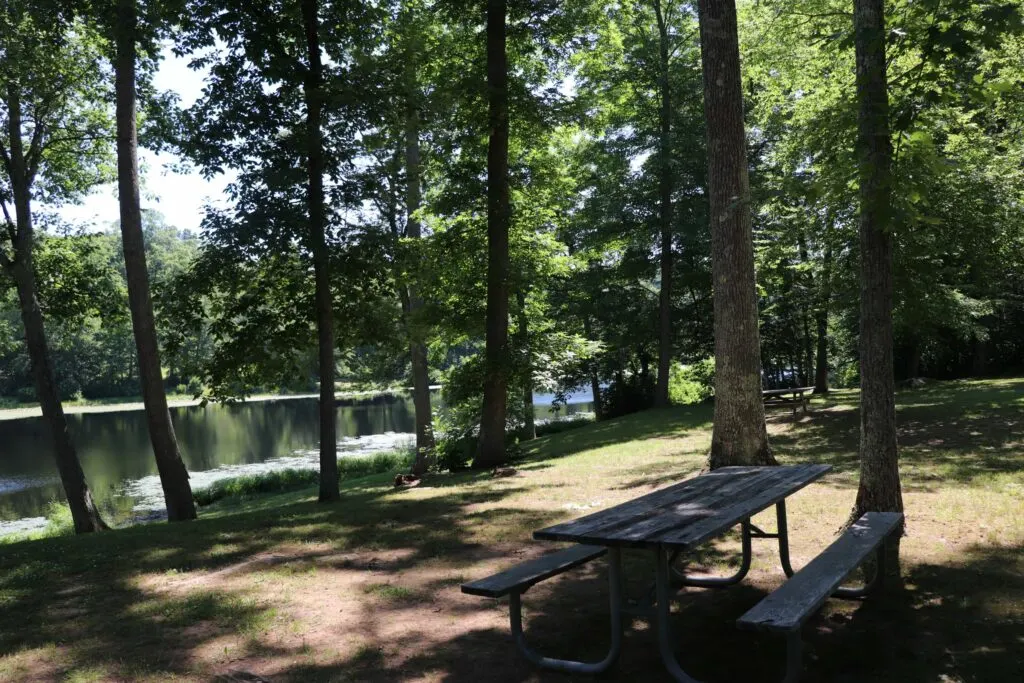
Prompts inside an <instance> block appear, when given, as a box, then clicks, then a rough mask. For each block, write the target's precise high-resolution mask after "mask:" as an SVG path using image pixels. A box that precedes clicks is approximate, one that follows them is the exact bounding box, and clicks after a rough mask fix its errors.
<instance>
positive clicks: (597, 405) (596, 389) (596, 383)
mask: <svg viewBox="0 0 1024 683" xmlns="http://www.w3.org/2000/svg"><path fill="white" fill-rule="evenodd" d="M583 334H584V336H586V338H587V339H588V340H589V339H591V338H592V337H591V327H590V316H589V315H584V316H583ZM590 366H591V369H590V393H591V394H592V395H593V397H594V418H595V419H597V420H600V419H601V415H602V413H603V412H604V411H603V406H602V405H601V380H600V378H598V376H597V368H596V366H595V364H594V363H593V361H591V363H590Z"/></svg>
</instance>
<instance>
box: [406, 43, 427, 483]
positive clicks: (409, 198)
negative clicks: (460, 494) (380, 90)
mask: <svg viewBox="0 0 1024 683" xmlns="http://www.w3.org/2000/svg"><path fill="white" fill-rule="evenodd" d="M414 63H415V62H414V61H413V60H412V59H410V60H409V65H408V68H409V69H412V68H413V66H412V65H413V64H414ZM409 80H410V81H414V79H409ZM413 85H414V83H409V87H410V88H411V87H413ZM408 97H409V107H408V111H407V112H406V118H405V174H406V188H405V207H406V212H407V216H406V222H405V234H406V237H408V238H410V239H419V238H420V235H421V228H420V221H419V219H418V218H417V217H416V212H417V211H419V208H420V114H419V109H418V107H417V104H416V97H415V95H414V93H413V92H411V91H410V92H409V94H408ZM408 292H409V306H408V309H409V310H408V315H407V317H406V320H407V322H408V326H409V331H410V335H409V356H410V359H411V362H412V402H413V405H414V406H415V409H416V460H415V461H414V462H413V466H412V472H413V474H416V475H419V476H422V475H423V474H425V473H426V471H427V469H429V467H430V459H431V457H432V456H433V453H434V421H433V415H432V413H431V409H430V375H429V371H428V368H427V347H426V344H424V343H423V336H422V334H421V333H420V329H419V321H418V320H417V319H416V314H417V311H419V310H420V309H421V308H422V306H423V302H422V301H421V300H420V298H419V293H418V292H417V291H416V288H415V287H409V288H408Z"/></svg>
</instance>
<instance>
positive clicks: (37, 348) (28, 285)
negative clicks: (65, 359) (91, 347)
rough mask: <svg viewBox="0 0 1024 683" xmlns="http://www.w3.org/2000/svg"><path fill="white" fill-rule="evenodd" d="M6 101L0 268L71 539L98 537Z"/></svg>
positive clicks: (15, 111) (28, 178) (15, 103)
mask: <svg viewBox="0 0 1024 683" xmlns="http://www.w3.org/2000/svg"><path fill="white" fill-rule="evenodd" d="M6 95H7V103H6V104H7V135H8V148H7V149H8V158H7V159H5V162H6V163H5V167H6V170H7V172H8V176H9V180H10V191H11V194H12V195H13V200H14V213H15V217H14V223H15V224H14V225H10V223H8V222H7V221H8V217H7V216H5V217H4V220H5V223H7V224H6V225H4V229H6V230H7V231H8V232H9V235H10V238H11V246H12V247H13V256H12V257H10V258H9V257H8V256H7V255H6V254H5V253H4V252H3V251H2V250H0V266H2V268H3V270H4V271H6V272H7V273H8V274H9V275H10V276H11V277H12V278H13V279H14V284H15V288H16V289H17V290H18V303H19V308H20V311H21V321H22V324H23V325H24V327H25V344H26V346H27V347H28V355H29V361H30V364H31V368H32V379H33V381H34V383H35V388H36V397H37V398H38V399H39V405H40V408H42V411H43V420H44V421H45V422H46V424H47V426H48V427H49V428H50V433H51V435H52V437H53V451H54V456H55V459H56V461H57V472H58V474H59V475H60V481H61V485H62V486H63V487H64V495H65V496H66V497H67V501H68V507H69V508H70V509H71V519H72V521H73V523H74V526H75V533H78V534H84V533H89V532H93V531H102V530H104V529H107V528H108V527H107V525H106V524H105V523H104V522H103V519H102V518H101V517H100V513H99V510H97V509H96V504H95V503H94V502H93V500H92V494H91V493H90V492H89V485H88V484H87V483H86V481H85V473H84V472H83V471H82V465H81V463H80V462H79V460H78V453H77V452H76V451H75V444H74V443H73V442H72V441H71V433H70V432H69V431H68V423H67V419H66V418H65V416H64V407H63V406H62V405H61V399H60V394H59V392H58V391H57V382H56V378H55V377H54V374H53V366H51V365H50V352H49V347H48V346H47V342H46V328H45V326H44V324H43V312H42V309H40V307H39V297H38V295H37V293H36V280H35V273H34V271H33V266H32V261H33V259H32V249H33V248H34V243H35V237H34V235H33V226H32V181H33V178H32V175H33V174H32V172H31V171H30V170H29V165H28V164H27V163H26V154H25V151H24V147H23V143H22V137H21V136H22V129H21V98H20V95H19V93H18V91H17V90H16V89H15V88H14V87H10V88H9V89H8V91H7V93H6ZM30 151H31V150H30Z"/></svg>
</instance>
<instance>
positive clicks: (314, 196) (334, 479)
mask: <svg viewBox="0 0 1024 683" xmlns="http://www.w3.org/2000/svg"><path fill="white" fill-rule="evenodd" d="M317 11H318V8H317V0H302V23H303V26H304V28H305V35H306V59H307V63H306V81H305V84H304V87H303V94H304V97H305V101H306V169H307V173H308V189H307V195H306V210H307V212H308V214H309V250H310V252H312V254H313V271H314V279H315V286H316V295H315V296H316V329H317V344H318V348H319V368H320V502H328V501H332V500H338V499H339V498H340V497H341V492H340V491H339V489H338V438H337V425H336V424H335V421H336V419H337V413H336V411H335V408H334V320H333V313H334V312H333V308H332V302H331V272H330V260H329V258H328V252H327V238H326V231H327V228H326V217H325V209H324V146H323V131H322V128H321V126H322V123H321V118H322V107H323V92H322V90H323V66H322V65H321V59H320V24H319V18H318V16H317Z"/></svg>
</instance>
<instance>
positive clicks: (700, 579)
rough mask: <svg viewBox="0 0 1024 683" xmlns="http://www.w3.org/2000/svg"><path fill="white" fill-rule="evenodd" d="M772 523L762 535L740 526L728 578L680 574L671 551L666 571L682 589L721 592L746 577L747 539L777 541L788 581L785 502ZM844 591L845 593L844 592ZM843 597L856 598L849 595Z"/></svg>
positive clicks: (778, 506) (750, 526) (745, 523)
mask: <svg viewBox="0 0 1024 683" xmlns="http://www.w3.org/2000/svg"><path fill="white" fill-rule="evenodd" d="M775 519H776V522H777V530H776V532H775V533H770V532H767V531H764V530H763V529H761V528H760V527H758V526H756V525H754V524H752V523H751V521H750V518H749V517H748V518H747V519H745V520H743V522H741V527H742V530H741V532H740V533H741V545H742V553H743V556H742V558H741V560H740V568H739V570H738V571H737V572H736V573H735V574H733V575H732V576H688V575H686V574H684V573H682V572H681V571H680V570H679V569H677V568H676V567H674V566H672V565H673V564H674V562H675V560H676V558H677V557H678V556H679V552H678V551H674V552H673V553H672V554H671V555H670V556H669V567H670V568H671V570H672V575H673V576H674V577H675V579H676V581H677V582H678V583H681V584H682V585H684V586H694V587H697V588H725V587H728V586H735V585H736V584H738V583H739V582H741V581H742V580H743V579H744V578H745V577H746V576H747V572H749V571H750V560H751V555H752V548H751V543H750V539H752V538H777V539H778V540H779V563H780V564H781V565H782V571H783V572H784V573H785V574H786V577H787V578H792V576H793V574H795V573H796V572H794V571H793V565H792V564H791V563H790V559H789V528H788V526H787V523H786V500H785V499H783V500H780V501H779V502H778V503H776V504H775ZM870 589H871V587H865V588H864V589H858V590H862V591H864V594H866V592H867V591H869V590H870ZM844 590H845V589H844ZM847 597H860V595H855V594H854V593H853V592H850V593H849V594H848V595H847Z"/></svg>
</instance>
